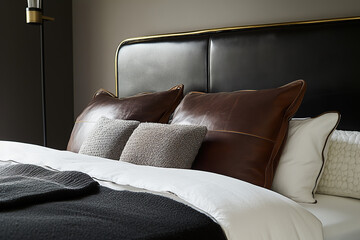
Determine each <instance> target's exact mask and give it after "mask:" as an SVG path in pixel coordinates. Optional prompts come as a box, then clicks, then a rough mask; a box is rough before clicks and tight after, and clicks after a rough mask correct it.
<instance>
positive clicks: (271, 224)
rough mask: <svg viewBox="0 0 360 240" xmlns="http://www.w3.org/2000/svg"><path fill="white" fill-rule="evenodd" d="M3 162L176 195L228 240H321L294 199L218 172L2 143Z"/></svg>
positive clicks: (313, 223)
mask: <svg viewBox="0 0 360 240" xmlns="http://www.w3.org/2000/svg"><path fill="white" fill-rule="evenodd" d="M0 160H2V161H4V160H13V161H15V162H18V163H28V164H36V165H39V166H44V167H49V168H51V169H55V170H60V171H65V170H74V171H82V172H84V173H87V174H89V175H90V176H91V177H93V178H94V179H97V180H101V181H105V182H109V183H111V184H109V186H110V187H111V185H114V184H115V185H125V186H131V187H135V188H141V189H146V190H149V191H154V192H162V193H164V192H167V193H173V194H175V195H176V196H177V197H179V198H181V199H182V200H184V201H186V202H188V203H189V204H190V205H192V206H195V207H196V208H197V209H200V210H201V211H203V212H206V213H207V214H208V215H210V216H212V218H213V219H215V220H216V222H218V223H219V225H220V226H221V227H222V229H223V230H224V232H225V234H226V236H227V238H228V240H237V239H247V240H252V239H254V240H257V239H263V240H267V239H268V240H282V239H284V240H289V239H291V240H296V239H303V240H321V239H323V234H322V225H321V222H320V221H319V220H318V219H317V218H316V217H315V216H314V215H312V214H311V213H310V212H308V211H306V210H305V209H304V208H302V207H301V206H300V205H298V204H297V203H295V202H294V201H292V200H290V199H288V198H286V197H284V196H281V195H279V194H277V193H275V192H272V191H270V190H267V189H264V188H261V187H257V186H255V185H252V184H249V183H246V182H243V181H240V180H237V179H234V178H230V177H226V176H223V175H219V174H214V173H209V172H203V171H195V170H184V169H169V168H156V167H149V166H139V165H134V164H130V163H126V162H120V161H114V160H109V159H104V158H99V157H93V156H86V155H81V154H76V153H72V152H67V151H58V150H54V149H50V148H44V147H41V146H36V145H31V144H24V143H17V142H6V141H0Z"/></svg>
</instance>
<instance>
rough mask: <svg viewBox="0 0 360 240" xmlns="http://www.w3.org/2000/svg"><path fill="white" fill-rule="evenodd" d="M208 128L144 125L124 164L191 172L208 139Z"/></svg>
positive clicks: (133, 137)
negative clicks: (204, 142) (203, 143)
mask: <svg viewBox="0 0 360 240" xmlns="http://www.w3.org/2000/svg"><path fill="white" fill-rule="evenodd" d="M206 132H207V129H206V127H205V126H190V125H175V124H174V125H169V124H160V123H141V124H140V125H139V127H138V128H136V129H135V131H134V132H133V134H132V135H131V136H130V138H129V140H128V142H127V143H126V145H125V148H124V150H123V152H122V154H121V157H120V161H124V162H130V163H134V164H139V165H148V166H155V167H167V168H191V165H192V163H193V161H194V159H195V157H196V155H197V153H198V151H199V148H200V146H201V143H202V141H203V139H204V137H205V135H206Z"/></svg>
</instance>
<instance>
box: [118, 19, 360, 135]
mask: <svg viewBox="0 0 360 240" xmlns="http://www.w3.org/2000/svg"><path fill="white" fill-rule="evenodd" d="M115 68H116V81H117V95H118V96H120V97H125V96H130V95H133V94H136V93H139V92H144V91H163V90H167V89H169V88H171V87H172V86H174V85H176V84H180V83H182V84H184V85H185V92H189V91H204V92H219V91H236V90H242V89H264V88H273V87H278V86H281V85H284V84H286V83H288V82H291V81H293V80H296V79H304V80H305V81H306V82H307V86H308V87H307V92H306V94H305V98H304V101H303V104H302V106H301V107H300V109H299V111H298V113H297V115H296V116H297V117H309V116H316V115H318V114H320V113H323V112H325V111H330V110H337V111H339V112H340V113H341V115H342V120H341V122H340V125H339V127H338V128H339V129H343V130H358V131H359V130H360V98H359V97H358V96H359V95H360V18H347V19H337V20H333V19H331V20H320V21H311V22H301V23H299V22H298V23H285V24H271V25H262V26H250V27H235V28H224V29H213V30H204V31H197V32H190V33H178V34H168V35H158V36H151V37H143V38H135V39H128V40H125V41H124V42H122V43H121V44H120V45H119V48H118V50H117V54H116V61H115Z"/></svg>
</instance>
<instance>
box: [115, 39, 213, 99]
mask: <svg viewBox="0 0 360 240" xmlns="http://www.w3.org/2000/svg"><path fill="white" fill-rule="evenodd" d="M207 47H208V39H207V38H204V37H197V38H196V37H194V38H193V39H182V40H167V41H158V42H144V43H135V44H129V45H124V46H122V47H121V48H120V50H119V53H118V84H119V86H118V88H119V96H120V97H126V96H131V95H134V94H137V93H139V92H143V91H148V92H153V91H163V90H166V89H168V88H170V87H172V86H174V85H177V84H184V86H185V89H184V91H185V92H188V91H189V90H191V91H207V68H208V66H207V52H208V49H207Z"/></svg>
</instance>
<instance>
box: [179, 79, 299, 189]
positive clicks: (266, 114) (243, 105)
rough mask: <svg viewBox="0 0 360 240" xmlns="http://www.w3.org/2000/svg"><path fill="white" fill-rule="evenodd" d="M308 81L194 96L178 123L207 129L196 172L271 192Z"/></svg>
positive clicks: (188, 99)
mask: <svg viewBox="0 0 360 240" xmlns="http://www.w3.org/2000/svg"><path fill="white" fill-rule="evenodd" d="M305 89H306V85H305V82H304V81H303V80H298V81H294V82H292V83H290V84H287V85H285V86H282V87H279V88H275V89H266V90H258V91H252V90H249V91H246V90H244V91H236V92H220V93H197V92H193V93H189V94H187V95H186V96H185V98H184V99H183V101H182V102H181V103H180V105H179V106H178V108H177V109H176V111H175V113H174V118H173V121H172V124H195V125H204V126H206V127H207V128H208V134H207V135H206V137H205V140H204V142H203V144H202V146H201V148H200V150H199V153H198V155H197V158H196V160H195V162H194V164H193V168H194V169H198V170H204V171H210V172H215V173H220V174H223V175H227V176H230V177H234V178H238V179H241V180H244V181H247V182H250V183H253V184H256V185H258V186H262V187H265V188H270V187H271V184H272V180H273V176H274V170H275V169H276V167H277V163H278V160H279V157H280V153H281V149H282V145H283V143H284V139H285V136H286V133H287V129H288V124H289V123H288V121H289V119H290V118H291V117H292V116H293V115H294V114H295V112H296V111H297V109H298V108H299V106H300V104H301V101H302V99H303V96H304V94H305Z"/></svg>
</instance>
